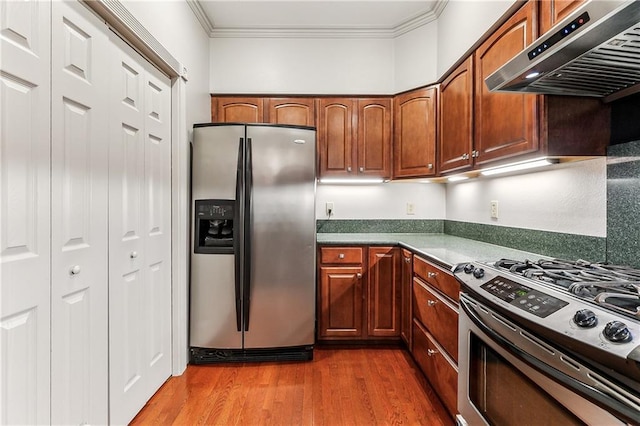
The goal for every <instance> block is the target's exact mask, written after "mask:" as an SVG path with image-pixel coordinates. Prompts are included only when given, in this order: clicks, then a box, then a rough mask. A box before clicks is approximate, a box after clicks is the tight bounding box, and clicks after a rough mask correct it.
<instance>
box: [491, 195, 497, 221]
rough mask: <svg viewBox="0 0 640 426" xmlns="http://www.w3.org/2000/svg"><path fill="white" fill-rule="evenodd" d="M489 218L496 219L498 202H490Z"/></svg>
mask: <svg viewBox="0 0 640 426" xmlns="http://www.w3.org/2000/svg"><path fill="white" fill-rule="evenodd" d="M491 218H492V219H497V218H498V201H497V200H492V201H491Z"/></svg>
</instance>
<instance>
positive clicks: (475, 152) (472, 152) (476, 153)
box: [471, 149, 480, 158]
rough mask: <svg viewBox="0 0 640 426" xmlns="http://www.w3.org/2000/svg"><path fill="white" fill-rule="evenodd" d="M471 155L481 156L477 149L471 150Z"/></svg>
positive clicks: (474, 156)
mask: <svg viewBox="0 0 640 426" xmlns="http://www.w3.org/2000/svg"><path fill="white" fill-rule="evenodd" d="M471 156H472V157H473V158H478V157H479V156H480V152H478V151H476V150H475V149H474V150H473V151H471Z"/></svg>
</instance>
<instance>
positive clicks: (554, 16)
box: [539, 0, 585, 35]
mask: <svg viewBox="0 0 640 426" xmlns="http://www.w3.org/2000/svg"><path fill="white" fill-rule="evenodd" d="M584 2H585V0H546V1H541V2H539V4H540V35H542V34H544V33H546V32H547V31H549V29H551V27H553V26H554V25H555V24H556V23H557V22H558V21H561V20H563V19H564V18H565V16H567V15H568V14H570V13H571V12H573V11H574V10H575V9H576V8H577V7H578V6H580V4H582V3H584Z"/></svg>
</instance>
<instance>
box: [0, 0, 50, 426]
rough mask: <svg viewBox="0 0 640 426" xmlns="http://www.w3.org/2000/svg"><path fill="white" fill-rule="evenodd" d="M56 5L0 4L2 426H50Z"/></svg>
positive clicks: (0, 399) (0, 416) (0, 388)
mask: <svg viewBox="0 0 640 426" xmlns="http://www.w3.org/2000/svg"><path fill="white" fill-rule="evenodd" d="M50 20H51V3H49V2H40V1H36V0H33V1H22V2H17V1H4V0H3V1H2V2H0V114H1V116H2V117H1V121H0V364H1V365H0V404H1V407H0V423H1V424H45V423H49V422H50V416H49V411H50V387H49V384H50V374H49V365H50V346H49V324H50V322H49V317H50V286H51V283H50V258H51V256H50V247H49V242H50V230H51V227H50V220H49V219H50V218H49V215H50V211H51V209H50V196H49V190H50V166H49V161H50V99H51V85H50V71H49V67H50V54H51V50H50V49H51V46H50V43H51V24H50Z"/></svg>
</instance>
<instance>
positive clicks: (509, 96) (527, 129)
mask: <svg viewBox="0 0 640 426" xmlns="http://www.w3.org/2000/svg"><path fill="white" fill-rule="evenodd" d="M536 7H537V2H534V1H530V2H528V3H525V5H524V6H522V8H521V9H520V10H518V11H517V12H516V13H515V14H514V15H513V16H512V17H511V18H509V20H508V21H507V22H506V23H505V24H504V25H503V26H501V27H500V28H499V29H498V30H497V31H496V32H495V33H493V34H492V35H491V37H489V38H488V39H487V40H486V41H485V42H484V43H483V44H482V45H481V46H480V47H479V48H478V49H477V50H476V52H475V55H476V56H475V67H476V69H475V114H474V120H475V123H474V126H475V141H474V142H475V147H476V151H477V154H476V155H477V158H476V159H475V163H476V164H484V163H488V162H491V161H495V160H498V159H502V158H507V157H511V156H514V155H518V154H523V153H527V152H532V151H537V150H538V129H537V95H532V94H526V95H525V94H514V93H491V92H489V90H488V89H487V85H486V84H485V82H484V79H485V78H486V77H488V76H489V75H490V74H491V73H493V72H494V71H495V70H497V69H498V68H499V67H501V66H502V65H503V64H504V63H506V62H507V61H508V60H510V59H511V58H512V57H513V56H515V55H516V54H517V53H520V51H521V50H522V49H524V48H525V47H526V46H527V45H528V44H529V43H531V42H532V41H533V40H534V38H535V36H536V29H535V23H536Z"/></svg>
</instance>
